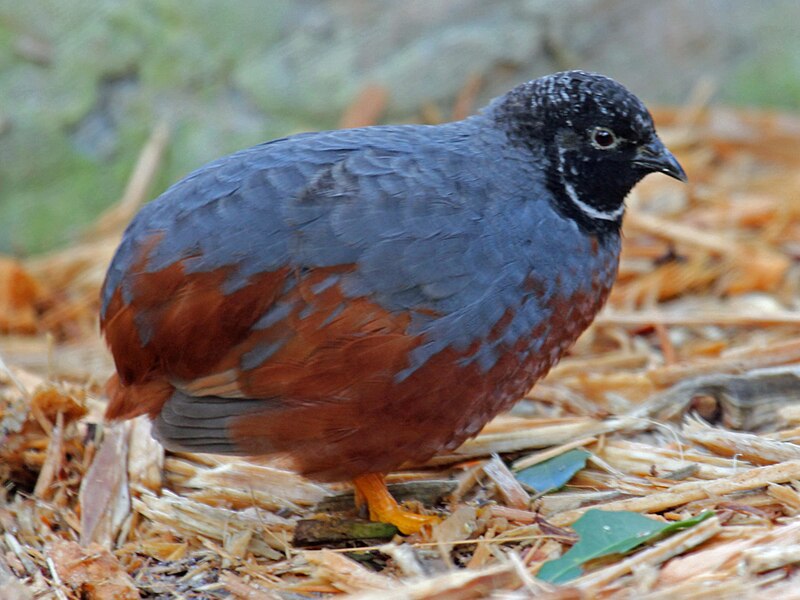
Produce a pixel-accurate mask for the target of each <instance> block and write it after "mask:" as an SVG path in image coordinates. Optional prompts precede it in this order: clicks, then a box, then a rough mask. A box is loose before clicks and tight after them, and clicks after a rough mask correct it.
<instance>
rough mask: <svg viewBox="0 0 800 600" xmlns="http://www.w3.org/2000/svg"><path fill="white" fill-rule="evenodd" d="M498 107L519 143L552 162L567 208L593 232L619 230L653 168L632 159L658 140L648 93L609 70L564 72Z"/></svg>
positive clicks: (551, 181)
mask: <svg viewBox="0 0 800 600" xmlns="http://www.w3.org/2000/svg"><path fill="white" fill-rule="evenodd" d="M492 114H493V115H494V117H495V119H496V120H497V121H498V122H499V123H500V124H502V125H503V126H505V127H506V128H507V130H508V131H509V138H510V139H511V141H512V143H517V144H522V145H525V146H527V147H528V148H529V149H530V150H531V151H532V152H533V155H534V156H535V157H536V158H535V160H544V161H546V163H547V164H546V165H543V166H544V173H545V178H546V180H547V185H548V188H549V189H550V191H551V192H552V194H553V202H554V204H555V206H556V208H557V209H558V210H559V211H560V212H562V213H564V214H565V215H567V216H569V217H570V218H573V219H574V220H575V221H576V222H577V223H578V224H579V225H580V226H581V227H582V228H583V229H585V230H588V231H591V232H592V233H603V232H607V231H617V230H618V229H619V226H620V224H621V220H622V215H623V213H624V201H625V196H626V195H627V194H628V192H629V191H630V190H631V188H632V187H633V186H634V185H635V184H636V183H637V182H638V181H639V180H640V179H641V178H642V177H643V176H644V175H645V174H646V172H644V171H642V170H641V169H638V168H636V167H635V165H634V164H633V161H634V159H635V157H636V153H637V150H638V148H639V147H640V146H643V145H645V144H647V143H649V142H651V141H652V140H654V139H656V132H655V126H654V124H653V119H652V117H651V116H650V113H649V112H648V110H647V108H646V107H645V106H644V104H643V103H642V102H641V100H639V99H638V98H637V97H636V96H634V95H633V94H632V93H631V92H629V91H628V90H627V89H626V88H625V87H624V86H622V85H621V84H619V83H617V82H616V81H614V80H613V79H609V78H608V77H605V76H603V75H598V74H595V73H587V72H584V71H565V72H562V73H555V74H553V75H548V76H546V77H542V78H540V79H536V80H534V81H530V82H528V83H526V84H523V85H521V86H519V87H517V88H515V89H514V90H512V91H511V92H509V93H508V94H506V96H504V97H503V98H502V99H499V100H498V101H496V103H495V104H494V105H493V107H492ZM598 131H601V132H602V135H600V137H598V134H597V132H598Z"/></svg>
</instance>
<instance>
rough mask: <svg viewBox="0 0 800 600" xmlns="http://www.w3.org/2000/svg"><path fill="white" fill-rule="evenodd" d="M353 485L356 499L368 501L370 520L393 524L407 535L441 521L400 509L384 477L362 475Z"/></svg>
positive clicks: (437, 518) (371, 474)
mask: <svg viewBox="0 0 800 600" xmlns="http://www.w3.org/2000/svg"><path fill="white" fill-rule="evenodd" d="M353 485H355V488H356V498H357V499H358V498H359V497H360V498H361V499H363V500H364V501H366V503H367V508H369V518H370V519H372V520H373V521H380V522H381V523H391V524H392V525H394V526H395V527H397V528H398V529H399V530H400V532H401V533H403V534H405V535H408V534H410V533H416V532H417V531H419V530H420V529H422V528H423V527H424V526H425V525H433V524H435V523H438V522H439V521H440V520H441V519H439V517H434V516H430V515H420V514H417V513H414V512H410V511H407V510H404V509H402V508H400V505H399V504H397V500H395V499H394V498H392V495H391V494H390V493H389V490H388V489H386V483H385V482H384V481H383V475H379V474H377V473H370V474H369V475H360V476H359V477H356V478H355V479H354V480H353Z"/></svg>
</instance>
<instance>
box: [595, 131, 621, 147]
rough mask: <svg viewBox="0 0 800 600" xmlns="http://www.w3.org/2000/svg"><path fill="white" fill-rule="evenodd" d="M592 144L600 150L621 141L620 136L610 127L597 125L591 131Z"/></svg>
mask: <svg viewBox="0 0 800 600" xmlns="http://www.w3.org/2000/svg"><path fill="white" fill-rule="evenodd" d="M591 139H592V145H593V146H594V147H595V148H599V149H600V150H609V149H610V148H613V147H614V146H616V145H617V144H618V143H619V138H618V137H617V136H616V135H615V134H614V132H613V131H611V130H610V129H609V128H608V127H595V128H594V129H592V133H591Z"/></svg>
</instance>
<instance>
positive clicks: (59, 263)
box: [0, 79, 800, 600]
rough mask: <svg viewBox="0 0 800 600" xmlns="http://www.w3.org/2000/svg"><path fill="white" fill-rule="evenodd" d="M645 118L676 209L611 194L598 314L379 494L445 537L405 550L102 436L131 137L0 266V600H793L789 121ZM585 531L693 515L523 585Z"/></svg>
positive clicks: (684, 111)
mask: <svg viewBox="0 0 800 600" xmlns="http://www.w3.org/2000/svg"><path fill="white" fill-rule="evenodd" d="M479 87H480V81H479V80H478V79H474V80H470V81H469V82H468V83H467V85H465V89H464V92H463V93H462V94H461V96H460V98H459V104H458V105H457V107H456V112H457V113H459V114H461V113H464V112H465V111H467V112H468V111H469V108H470V104H471V103H472V102H474V97H475V95H476V93H477V89H479ZM356 103H360V104H357V105H355V104H356ZM356 103H354V105H355V106H354V108H353V109H352V110H351V111H349V112H348V114H347V115H345V117H344V121H343V122H347V123H350V124H352V123H358V124H364V123H365V122H371V121H374V120H376V119H378V118H379V116H380V114H381V112H382V110H383V107H384V106H385V103H386V92H385V91H384V90H382V89H381V88H377V87H373V88H368V89H367V90H365V92H364V94H362V95H361V96H360V97H359V98H358V99H357V101H356ZM364 115H366V116H364ZM655 116H656V120H657V122H658V123H659V124H660V131H661V132H662V137H663V138H664V140H665V142H666V143H667V145H668V146H669V147H670V148H672V149H673V150H674V151H675V153H676V154H677V155H678V157H679V159H680V160H681V162H682V164H683V165H684V166H685V168H686V171H687V172H688V174H689V176H690V179H691V182H690V185H688V186H684V185H681V184H679V183H677V182H674V181H672V180H668V179H667V178H665V177H659V176H652V177H648V178H647V179H646V180H645V181H644V182H643V183H642V184H640V185H639V186H638V187H637V188H636V190H635V191H634V192H633V194H632V195H631V197H630V198H629V200H628V206H629V210H628V215H627V219H626V223H625V228H624V230H625V240H624V254H623V259H622V264H621V268H620V277H619V281H618V283H617V285H616V287H615V289H614V291H613V294H612V297H611V300H610V302H609V305H608V306H607V307H606V308H605V309H604V310H603V312H602V313H601V315H600V316H599V317H598V318H597V320H596V322H595V323H594V325H593V326H592V327H591V328H590V329H589V331H587V332H586V333H585V334H584V335H583V337H582V338H581V339H580V340H579V341H578V343H577V344H576V346H575V347H574V349H573V350H572V352H571V354H570V356H569V357H567V358H566V359H564V360H563V361H562V362H561V363H560V364H559V365H558V366H557V367H556V368H554V369H553V371H552V372H551V373H550V374H549V375H548V377H547V378H546V379H545V380H544V381H542V382H541V383H540V384H539V385H537V386H536V387H535V388H534V389H533V390H532V391H531V393H530V394H529V395H528V397H527V398H526V399H525V400H523V401H522V402H521V403H520V404H519V405H518V406H517V407H516V408H515V410H514V411H513V412H512V413H511V414H509V415H504V416H501V417H499V418H497V419H496V420H495V421H494V422H492V423H491V424H489V425H488V426H487V427H486V429H485V430H484V431H483V432H482V433H481V434H480V435H479V436H478V437H477V438H476V439H474V440H471V441H469V442H467V443H466V444H464V446H462V447H461V448H459V449H458V450H457V451H455V452H453V453H451V454H447V455H441V456H437V457H435V458H434V459H433V460H432V461H431V462H430V464H427V465H412V466H410V468H409V469H408V470H406V471H402V472H398V473H395V474H393V475H392V476H391V477H390V481H391V482H394V483H397V484H398V486H397V487H396V488H395V492H396V493H397V494H398V495H400V496H403V495H405V496H407V497H409V498H412V499H414V500H416V501H422V503H423V504H424V505H425V506H426V508H427V510H433V511H435V512H438V513H439V514H441V515H442V516H443V517H445V519H444V521H443V522H442V523H441V524H440V525H439V526H437V527H436V528H435V529H434V530H433V531H432V532H428V533H426V534H424V535H416V536H410V537H407V538H402V537H394V538H392V537H391V536H390V537H386V533H387V532H386V528H385V527H381V526H372V525H369V524H365V523H364V522H363V519H361V518H360V516H359V514H358V513H357V511H356V510H355V508H354V507H353V503H352V496H351V494H350V491H349V488H348V486H347V485H346V484H341V485H319V484H315V483H311V482H309V481H306V480H304V479H302V478H300V477H298V476H296V475H294V474H292V473H288V472H285V471H281V470H279V469H277V468H275V467H272V466H270V465H269V463H267V462H263V463H259V464H253V463H249V462H246V461H243V460H238V459H230V458H220V457H215V456H210V455H191V454H169V453H168V454H166V455H165V453H164V451H163V450H162V449H161V448H160V446H159V445H158V444H157V443H156V442H154V441H153V440H152V439H151V438H150V436H149V432H148V429H149V424H148V423H147V421H146V420H141V419H139V420H136V421H134V422H129V423H123V424H115V425H111V426H110V425H108V424H105V423H104V422H103V419H102V413H103V406H104V399H103V397H102V392H101V389H102V383H103V382H104V381H105V379H106V377H107V376H108V375H109V374H110V372H111V369H112V363H111V361H110V357H109V355H108V354H107V351H106V350H105V347H104V345H103V343H102V341H101V340H100V339H99V336H98V331H97V316H96V315H97V308H98V298H97V295H98V289H99V287H100V284H101V282H102V278H103V275H104V272H105V267H106V265H107V264H108V261H109V260H110V257H111V255H112V253H113V251H114V249H115V247H116V244H117V243H118V241H119V238H120V235H121V232H122V229H123V228H124V225H125V224H126V223H127V222H128V220H129V219H130V218H131V216H132V215H133V214H135V211H136V210H137V208H138V207H139V206H140V204H141V203H142V202H143V201H144V199H145V198H146V197H147V193H148V192H147V190H148V188H149V185H150V183H151V181H152V179H153V177H154V175H155V173H156V172H157V170H158V167H159V164H160V160H161V155H162V154H163V151H164V149H165V148H166V146H167V145H168V143H169V132H168V130H167V128H166V127H164V126H158V127H156V128H155V129H154V131H153V135H152V137H151V139H150V141H149V142H148V144H147V146H146V147H145V148H144V149H143V151H142V154H141V157H140V161H139V164H138V165H137V167H136V170H135V173H134V174H133V175H132V177H131V182H130V185H129V187H128V189H127V190H126V192H125V194H124V196H123V198H122V200H121V201H120V202H119V203H118V204H117V205H116V206H115V207H113V208H112V209H111V210H109V211H108V212H107V213H106V214H105V215H103V216H102V217H101V218H100V219H99V220H98V222H97V223H96V224H95V225H94V226H93V227H92V228H91V230H90V231H88V232H87V233H86V235H85V237H84V239H83V241H81V242H80V243H77V244H76V245H74V246H73V247H70V248H67V249H65V250H61V251H58V252H54V253H52V254H49V255H46V256H38V257H33V258H30V259H26V260H14V259H11V258H9V257H0V359H1V361H0V483H2V487H0V598H3V599H5V598H10V599H13V598H20V599H28V598H59V599H64V598H70V599H72V598H75V599H78V598H86V599H111V598H242V599H262V598H263V599H267V598H270V599H271V598H287V599H289V598H310V597H320V596H326V595H329V594H330V595H339V596H344V595H348V594H353V595H357V596H358V597H359V598H376V599H381V600H385V599H386V598H434V597H447V598H479V597H489V596H496V597H498V598H500V597H502V598H526V597H537V598H548V599H556V598H559V599H561V598H564V599H566V598H581V597H600V598H630V597H635V598H642V599H656V598H664V599H668V598H676V597H681V598H747V597H755V596H759V597H763V596H765V595H770V596H772V597H774V598H790V597H800V596H798V592H797V589H798V583H797V580H798V575H797V574H796V565H797V564H798V562H800V515H799V513H800V446H798V445H797V443H796V442H797V440H798V438H799V437H800V404H798V400H800V118H798V117H795V116H790V115H785V114H771V113H764V112H754V111H734V110H729V109H724V108H718V107H710V106H707V105H706V104H705V103H703V102H702V101H697V102H694V103H691V104H690V105H689V106H687V107H685V108H681V109H671V110H666V109H665V110H659V111H656V114H655ZM578 447H582V448H585V449H586V450H589V451H590V452H591V453H592V457H591V458H590V460H589V463H588V464H587V467H586V468H585V469H583V470H582V471H581V472H579V473H578V474H577V475H576V476H575V477H573V479H572V480H571V481H570V483H569V485H568V486H567V487H566V488H564V489H562V490H561V491H559V492H556V493H551V494H545V495H542V496H537V495H535V494H531V493H530V492H529V491H528V490H527V489H525V488H523V487H522V486H520V485H519V483H517V481H516V479H514V477H513V476H512V475H511V471H510V468H511V469H513V468H514V467H515V466H520V465H532V464H536V463H537V462H541V461H543V460H546V459H547V458H550V457H552V456H556V455H558V454H560V453H562V452H563V451H565V450H567V449H571V448H578ZM509 467H510V468H509ZM591 507H595V508H602V509H605V510H630V511H635V512H640V513H644V514H649V515H654V516H657V518H659V519H663V520H668V521H672V520H679V519H682V518H686V517H689V516H694V515H697V514H699V513H700V512H702V511H703V510H707V509H711V510H714V511H715V513H716V515H715V516H714V517H712V518H711V519H708V520H707V521H704V522H703V523H701V524H700V525H698V526H697V527H694V528H692V529H688V530H685V531H683V532H681V533H679V534H677V535H675V536H673V537H670V538H667V539H664V540H661V541H659V542H657V543H655V544H654V545H651V546H648V547H646V548H644V549H641V550H639V551H637V552H634V553H632V554H630V555H628V556H626V557H623V558H619V559H618V560H613V561H610V562H608V561H606V562H603V563H600V564H598V565H595V566H594V567H593V568H591V569H590V570H589V571H588V572H587V573H586V574H585V575H583V576H581V577H579V578H578V579H576V580H573V581H572V582H571V583H569V584H566V585H563V586H553V585H550V584H547V583H544V582H542V581H540V580H537V579H536V574H537V572H538V570H539V568H540V566H541V565H542V563H543V562H544V561H546V560H548V559H551V558H555V557H557V556H559V555H561V554H562V553H563V552H564V551H566V550H567V549H569V547H570V546H571V544H573V543H574V541H575V536H574V534H573V533H572V531H571V530H570V529H569V527H570V525H571V524H572V523H574V522H575V520H576V519H578V518H579V517H580V516H581V515H582V514H583V513H584V512H586V510H588V509H589V508H591Z"/></svg>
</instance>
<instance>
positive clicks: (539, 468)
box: [516, 448, 592, 494]
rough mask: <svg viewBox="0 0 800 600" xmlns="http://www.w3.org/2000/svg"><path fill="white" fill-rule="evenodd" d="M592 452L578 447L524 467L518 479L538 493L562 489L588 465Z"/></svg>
mask: <svg viewBox="0 0 800 600" xmlns="http://www.w3.org/2000/svg"><path fill="white" fill-rule="evenodd" d="M591 455H592V454H591V452H587V451H586V450H582V449H580V448H577V449H575V450H570V451H568V452H565V453H564V454H559V455H558V456H556V457H553V458H551V459H548V460H546V461H544V462H541V463H539V464H538V465H533V466H532V467H528V468H527V469H522V470H521V471H520V472H519V473H517V474H516V477H517V480H518V481H519V482H520V483H524V484H525V485H527V486H528V487H530V488H532V489H533V490H535V491H536V493H537V494H543V493H545V492H551V491H555V490H558V489H561V488H562V487H564V485H566V483H567V482H568V481H569V480H570V479H572V476H573V475H575V473H577V472H578V471H580V470H581V469H583V468H584V467H585V466H586V460H587V459H588V458H589V457H590V456H591Z"/></svg>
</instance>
